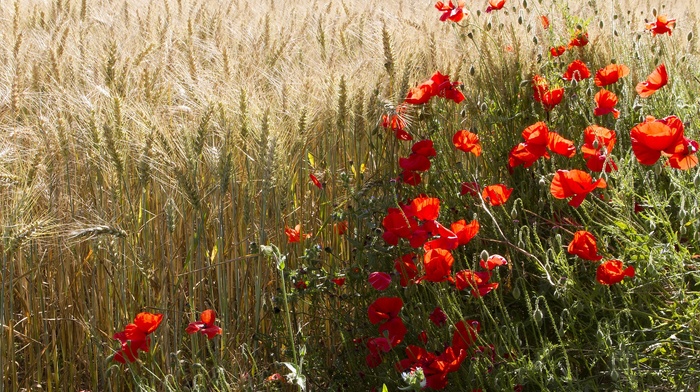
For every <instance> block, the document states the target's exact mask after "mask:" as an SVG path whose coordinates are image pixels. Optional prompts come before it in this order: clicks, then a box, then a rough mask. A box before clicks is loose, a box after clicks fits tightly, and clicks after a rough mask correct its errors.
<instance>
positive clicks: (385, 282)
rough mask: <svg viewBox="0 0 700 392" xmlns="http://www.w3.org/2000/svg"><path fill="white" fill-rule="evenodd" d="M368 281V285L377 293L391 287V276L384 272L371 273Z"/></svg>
mask: <svg viewBox="0 0 700 392" xmlns="http://www.w3.org/2000/svg"><path fill="white" fill-rule="evenodd" d="M368 280H369V284H371V285H372V287H374V288H375V289H377V290H379V291H384V290H386V289H388V288H389V286H390V285H391V275H389V274H387V273H386V272H372V273H371V274H369V279H368Z"/></svg>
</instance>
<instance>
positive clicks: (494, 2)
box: [486, 0, 506, 12]
mask: <svg viewBox="0 0 700 392" xmlns="http://www.w3.org/2000/svg"><path fill="white" fill-rule="evenodd" d="M505 4H506V0H489V6H488V7H487V8H486V12H491V11H498V10H500V9H501V8H503V6H504V5H505Z"/></svg>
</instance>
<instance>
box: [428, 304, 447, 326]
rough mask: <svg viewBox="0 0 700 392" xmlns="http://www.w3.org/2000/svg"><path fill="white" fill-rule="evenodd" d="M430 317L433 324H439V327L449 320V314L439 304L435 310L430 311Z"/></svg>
mask: <svg viewBox="0 0 700 392" xmlns="http://www.w3.org/2000/svg"><path fill="white" fill-rule="evenodd" d="M428 318H429V319H430V321H431V322H432V323H433V324H435V325H437V326H438V327H442V326H443V325H445V323H446V322H447V314H445V312H444V311H443V310H442V308H440V307H439V306H437V307H436V308H435V309H433V312H432V313H430V316H428Z"/></svg>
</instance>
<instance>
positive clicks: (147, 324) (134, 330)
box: [124, 312, 163, 340]
mask: <svg viewBox="0 0 700 392" xmlns="http://www.w3.org/2000/svg"><path fill="white" fill-rule="evenodd" d="M161 321H163V315H162V314H160V313H148V312H141V313H139V314H137V315H136V318H134V322H133V323H132V324H128V325H127V326H126V327H125V328H124V333H125V336H126V338H127V339H129V340H144V339H146V335H149V334H150V333H151V332H153V331H155V330H156V329H157V328H158V326H159V325H160V322H161Z"/></svg>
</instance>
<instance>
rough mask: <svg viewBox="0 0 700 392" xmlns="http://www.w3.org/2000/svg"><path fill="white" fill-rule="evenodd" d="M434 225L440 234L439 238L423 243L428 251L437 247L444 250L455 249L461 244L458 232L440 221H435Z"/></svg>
mask: <svg viewBox="0 0 700 392" xmlns="http://www.w3.org/2000/svg"><path fill="white" fill-rule="evenodd" d="M434 227H435V231H437V235H438V236H439V238H436V239H434V240H432V241H428V242H426V243H425V245H423V249H424V250H426V251H427V250H430V249H437V248H440V249H444V250H453V249H456V248H457V246H459V238H458V237H457V234H455V233H454V232H453V231H452V230H450V229H448V228H447V227H445V226H443V225H442V224H440V223H439V222H434Z"/></svg>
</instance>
